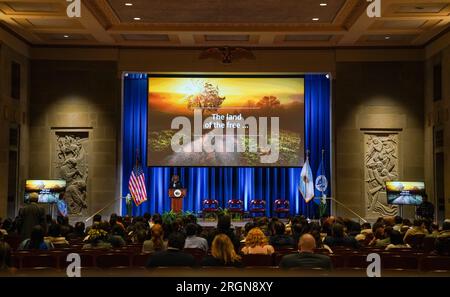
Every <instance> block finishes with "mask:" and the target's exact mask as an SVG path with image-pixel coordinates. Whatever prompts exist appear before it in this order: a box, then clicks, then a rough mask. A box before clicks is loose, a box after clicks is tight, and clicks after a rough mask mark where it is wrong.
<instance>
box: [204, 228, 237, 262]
mask: <svg viewBox="0 0 450 297" xmlns="http://www.w3.org/2000/svg"><path fill="white" fill-rule="evenodd" d="M201 266H234V267H242V262H241V257H240V256H239V255H237V254H236V251H235V250H234V246H233V243H232V242H231V240H230V238H229V237H228V236H227V235H225V234H219V235H217V236H216V238H214V240H213V242H212V246H211V255H208V256H206V257H205V258H203V260H202V262H201Z"/></svg>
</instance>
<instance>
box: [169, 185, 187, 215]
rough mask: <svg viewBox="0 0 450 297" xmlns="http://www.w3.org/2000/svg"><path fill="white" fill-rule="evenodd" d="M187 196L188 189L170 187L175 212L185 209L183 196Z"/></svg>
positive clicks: (172, 207)
mask: <svg viewBox="0 0 450 297" xmlns="http://www.w3.org/2000/svg"><path fill="white" fill-rule="evenodd" d="M184 196H186V189H169V198H170V201H171V203H170V205H171V209H172V211H173V212H175V213H180V212H181V211H182V210H183V198H184Z"/></svg>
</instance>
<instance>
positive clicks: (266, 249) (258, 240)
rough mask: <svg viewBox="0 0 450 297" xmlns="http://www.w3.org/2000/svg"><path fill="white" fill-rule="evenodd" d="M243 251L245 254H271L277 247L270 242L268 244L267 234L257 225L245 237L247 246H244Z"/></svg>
mask: <svg viewBox="0 0 450 297" xmlns="http://www.w3.org/2000/svg"><path fill="white" fill-rule="evenodd" d="M241 252H242V253H243V254H244V255H248V254H264V255H271V254H273V253H274V252H275V249H274V248H273V246H271V245H270V244H267V237H266V235H264V233H263V232H262V231H261V229H260V228H258V227H256V228H253V229H252V230H250V232H248V234H247V237H246V238H245V246H244V247H243V248H242V250H241Z"/></svg>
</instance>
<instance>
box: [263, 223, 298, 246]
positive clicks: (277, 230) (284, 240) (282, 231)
mask: <svg viewBox="0 0 450 297" xmlns="http://www.w3.org/2000/svg"><path fill="white" fill-rule="evenodd" d="M272 234H273V235H272V236H270V240H269V243H270V245H272V246H273V247H274V248H275V249H280V248H291V247H292V246H293V245H294V244H295V243H294V239H293V238H292V237H291V236H289V235H286V228H285V226H284V224H283V223H282V222H280V221H277V222H274V223H273V224H272Z"/></svg>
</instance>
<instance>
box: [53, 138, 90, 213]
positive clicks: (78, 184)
mask: <svg viewBox="0 0 450 297" xmlns="http://www.w3.org/2000/svg"><path fill="white" fill-rule="evenodd" d="M88 137H89V134H88V132H56V158H55V159H56V164H55V168H56V176H57V177H58V178H61V179H64V180H66V181H67V187H66V192H65V194H64V199H65V201H66V203H67V205H68V213H69V214H70V215H74V214H76V215H79V214H82V212H83V210H84V209H86V208H87V195H86V193H87V192H86V185H87V178H88V162H87V140H88Z"/></svg>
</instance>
